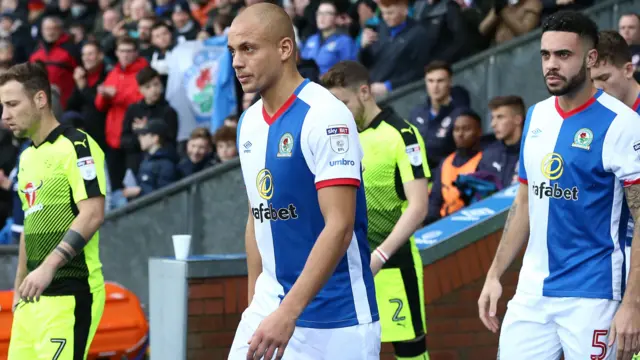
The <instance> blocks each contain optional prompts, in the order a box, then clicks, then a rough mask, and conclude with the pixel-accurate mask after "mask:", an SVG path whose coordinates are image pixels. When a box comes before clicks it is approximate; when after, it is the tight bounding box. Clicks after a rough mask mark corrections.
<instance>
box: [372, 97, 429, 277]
mask: <svg viewBox="0 0 640 360" xmlns="http://www.w3.org/2000/svg"><path fill="white" fill-rule="evenodd" d="M360 141H361V143H362V149H363V151H364V158H363V160H362V165H363V168H364V171H363V173H362V176H363V180H364V185H365V186H364V189H365V194H366V196H367V214H368V216H369V231H368V233H369V235H368V238H369V245H370V246H371V248H372V249H374V248H376V247H378V246H380V244H382V242H384V241H385V240H386V238H387V236H389V234H390V233H391V231H393V228H394V227H395V226H396V223H397V222H398V220H399V219H400V216H402V213H403V212H404V210H406V208H407V205H408V202H407V198H406V196H405V193H404V187H403V185H404V184H405V183H407V182H409V181H412V180H415V179H424V178H428V177H430V176H431V173H430V172H429V165H428V164H427V155H426V150H425V146H424V140H423V139H422V136H421V135H420V134H419V133H418V130H417V129H416V128H415V127H414V126H413V125H411V124H410V123H409V122H407V121H405V120H404V119H402V118H401V117H399V116H398V115H397V114H396V113H395V112H394V111H393V110H392V109H390V108H387V109H384V110H383V111H382V112H381V113H380V114H378V116H376V117H375V119H373V121H372V122H371V124H370V125H369V127H368V128H367V129H365V130H364V131H362V132H361V133H360ZM412 246H415V242H414V240H413V237H412V238H411V241H409V242H407V243H406V244H405V245H403V246H402V247H401V248H400V249H398V251H397V252H396V253H395V254H394V255H393V256H392V257H391V259H389V261H388V262H387V263H386V264H385V267H401V266H412V263H413V260H412V256H411V248H412Z"/></svg>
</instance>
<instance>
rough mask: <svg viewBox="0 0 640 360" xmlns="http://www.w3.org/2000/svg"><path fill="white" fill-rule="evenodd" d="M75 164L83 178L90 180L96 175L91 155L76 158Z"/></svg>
mask: <svg viewBox="0 0 640 360" xmlns="http://www.w3.org/2000/svg"><path fill="white" fill-rule="evenodd" d="M77 165H78V169H80V175H82V178H83V179H85V180H87V181H91V180H93V179H95V178H96V177H97V176H98V174H97V173H96V164H95V162H94V161H93V158H92V157H91V156H86V157H83V158H80V159H78V162H77Z"/></svg>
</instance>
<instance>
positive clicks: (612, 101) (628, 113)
mask: <svg viewBox="0 0 640 360" xmlns="http://www.w3.org/2000/svg"><path fill="white" fill-rule="evenodd" d="M596 101H597V102H598V103H599V104H600V105H602V106H603V107H605V108H606V109H608V110H609V111H611V112H612V113H614V114H615V115H616V119H618V118H619V119H623V120H624V121H626V119H630V120H635V119H637V118H638V113H636V112H635V111H634V110H633V109H632V108H630V107H628V106H627V105H626V104H625V103H623V102H622V101H620V100H618V99H616V98H615V97H613V96H611V95H609V94H607V93H606V92H604V91H603V92H602V93H601V94H600V96H598V97H597V98H596Z"/></svg>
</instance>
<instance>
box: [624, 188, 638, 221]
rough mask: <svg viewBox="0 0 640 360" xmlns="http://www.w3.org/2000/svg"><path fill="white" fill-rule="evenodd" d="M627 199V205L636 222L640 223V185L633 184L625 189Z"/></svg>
mask: <svg viewBox="0 0 640 360" xmlns="http://www.w3.org/2000/svg"><path fill="white" fill-rule="evenodd" d="M624 192H625V196H626V197H627V205H628V206H629V211H630V212H631V215H632V216H633V220H634V221H636V222H637V221H638V220H639V217H640V184H633V185H631V186H628V187H626V188H625V189H624Z"/></svg>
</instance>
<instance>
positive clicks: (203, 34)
mask: <svg viewBox="0 0 640 360" xmlns="http://www.w3.org/2000/svg"><path fill="white" fill-rule="evenodd" d="M210 37H211V35H209V33H208V32H206V31H205V30H202V31H200V32H199V33H198V35H197V36H196V40H199V41H203V40H207V39H208V38H210Z"/></svg>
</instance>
